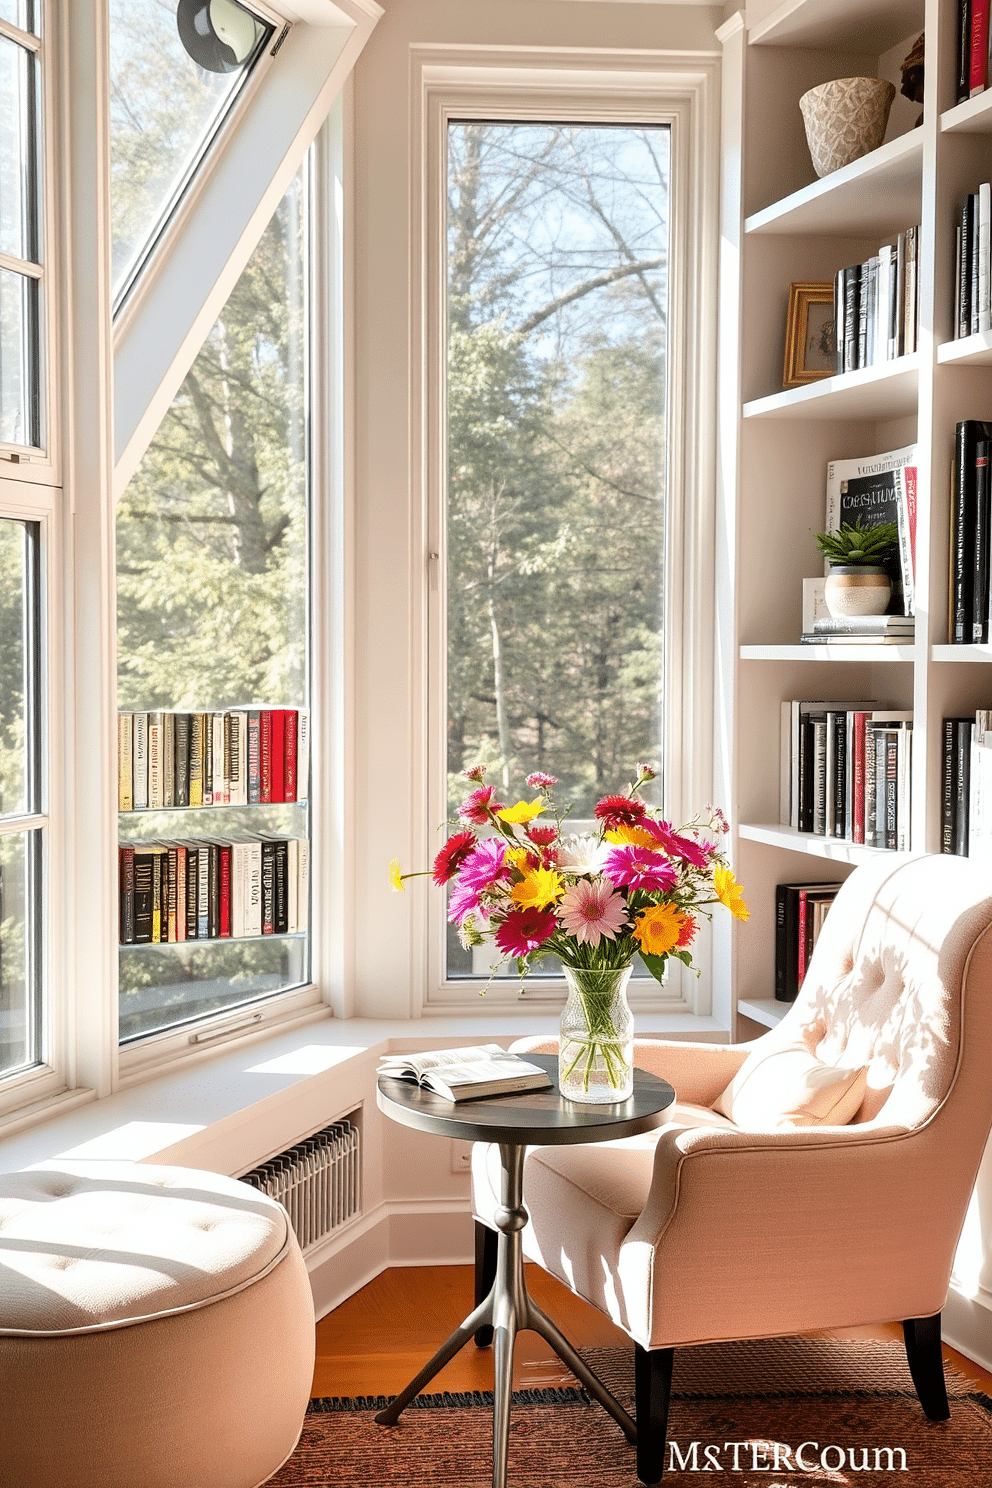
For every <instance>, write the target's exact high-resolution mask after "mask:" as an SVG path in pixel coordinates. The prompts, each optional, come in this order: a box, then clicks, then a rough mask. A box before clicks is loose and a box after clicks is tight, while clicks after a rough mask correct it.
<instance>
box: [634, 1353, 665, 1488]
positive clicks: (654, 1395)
mask: <svg viewBox="0 0 992 1488" xmlns="http://www.w3.org/2000/svg"><path fill="white" fill-rule="evenodd" d="M674 1363H675V1350H674V1349H671V1348H661V1349H644V1348H641V1346H640V1344H639V1343H638V1344H635V1345H634V1405H635V1414H636V1419H637V1476H638V1478H639V1479H640V1480H641V1482H642V1483H660V1482H661V1476H662V1473H663V1472H664V1471H665V1450H666V1447H667V1445H668V1402H669V1398H670V1396H671V1393H672V1365H673V1364H674Z"/></svg>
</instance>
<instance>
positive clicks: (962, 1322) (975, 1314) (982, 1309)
mask: <svg viewBox="0 0 992 1488" xmlns="http://www.w3.org/2000/svg"><path fill="white" fill-rule="evenodd" d="M940 1336H941V1338H942V1339H943V1340H944V1342H945V1343H949V1344H950V1345H951V1347H952V1348H956V1349H957V1350H958V1352H959V1353H962V1354H964V1355H965V1357H966V1358H968V1359H971V1360H973V1361H974V1363H976V1364H980V1365H981V1367H982V1368H983V1369H988V1370H990V1371H992V1309H990V1308H989V1306H988V1305H987V1304H986V1303H985V1302H984V1301H982V1300H981V1299H979V1298H977V1297H966V1296H964V1294H963V1293H961V1292H958V1291H955V1290H954V1288H953V1287H952V1288H951V1290H950V1291H949V1292H948V1294H947V1301H946V1302H945V1303H944V1310H943V1312H942V1313H941V1315H940Z"/></svg>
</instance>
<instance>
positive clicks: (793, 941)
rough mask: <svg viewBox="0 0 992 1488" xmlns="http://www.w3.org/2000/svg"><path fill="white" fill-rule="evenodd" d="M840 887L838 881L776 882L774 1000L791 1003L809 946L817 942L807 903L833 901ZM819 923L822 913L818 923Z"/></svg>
mask: <svg viewBox="0 0 992 1488" xmlns="http://www.w3.org/2000/svg"><path fill="white" fill-rule="evenodd" d="M839 889H840V884H838V883H830V882H823V881H814V882H812V883H782V884H776V886H775V1000H776V1001H777V1002H794V1001H795V999H796V996H797V994H798V992H799V989H800V987H801V986H802V980H803V977H804V976H805V973H806V968H807V967H808V965H809V960H810V956H811V954H812V949H813V946H814V945H815V943H816V941H815V936H814V934H813V916H812V915H809V914H808V909H809V906H810V905H811V904H815V903H816V902H817V901H822V902H824V903H827V904H829V903H832V902H833V900H834V898H835V897H836V895H837V893H838V890H839ZM822 922H823V917H822V916H821V917H820V925H821V926H822ZM807 927H808V931H809V933H808V934H807ZM817 933H818V932H817Z"/></svg>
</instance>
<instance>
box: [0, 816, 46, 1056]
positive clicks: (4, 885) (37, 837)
mask: <svg viewBox="0 0 992 1488" xmlns="http://www.w3.org/2000/svg"><path fill="white" fill-rule="evenodd" d="M40 855H41V832H40V831H35V832H16V833H14V834H13V835H11V836H8V837H4V836H0V1076H3V1075H8V1074H11V1073H12V1072H13V1071H14V1070H17V1069H22V1068H24V1067H25V1066H26V1065H30V1064H37V1063H38V1061H39V1058H40V1046H39V1026H38V1025H39V1019H38V993H39V986H40V982H39V964H38V963H39V953H38V945H37V929H38V925H39V924H40V922H41V915H40V905H39V904H38V902H37V899H38V893H37V886H38V883H39V863H40Z"/></svg>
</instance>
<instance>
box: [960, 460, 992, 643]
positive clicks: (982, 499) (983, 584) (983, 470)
mask: <svg viewBox="0 0 992 1488" xmlns="http://www.w3.org/2000/svg"><path fill="white" fill-rule="evenodd" d="M990 448H992V443H990V441H989V440H988V439H979V440H977V441H976V443H975V477H974V478H975V538H974V545H973V548H972V570H971V585H972V590H971V640H972V641H973V642H981V641H987V640H988V638H989V522H990V521H992V509H990V505H989V501H990V486H989V450H990ZM966 629H967V628H966Z"/></svg>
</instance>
